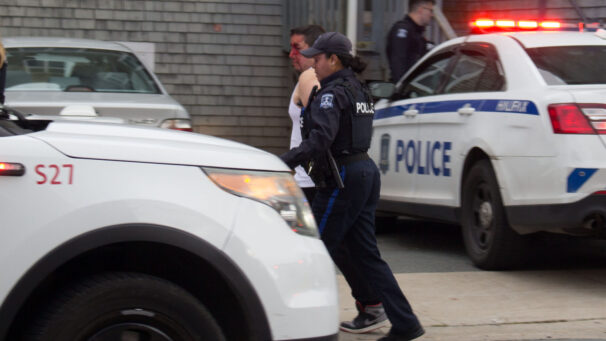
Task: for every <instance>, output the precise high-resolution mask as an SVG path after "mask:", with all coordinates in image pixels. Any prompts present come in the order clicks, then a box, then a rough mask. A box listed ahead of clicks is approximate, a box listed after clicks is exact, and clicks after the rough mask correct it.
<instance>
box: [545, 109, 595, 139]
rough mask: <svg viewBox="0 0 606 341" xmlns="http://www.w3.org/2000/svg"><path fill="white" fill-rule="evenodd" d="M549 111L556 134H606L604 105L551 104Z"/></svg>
mask: <svg viewBox="0 0 606 341" xmlns="http://www.w3.org/2000/svg"><path fill="white" fill-rule="evenodd" d="M547 110H548V111H549V118H550V119H551V126H552V127H553V132H554V133H556V134H606V105H604V104H585V103H583V104H577V103H562V104H551V105H549V106H548V107H547Z"/></svg>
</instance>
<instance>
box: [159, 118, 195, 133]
mask: <svg viewBox="0 0 606 341" xmlns="http://www.w3.org/2000/svg"><path fill="white" fill-rule="evenodd" d="M160 128H165V129H174V130H181V131H190V132H193V131H194V130H193V128H192V126H191V121H190V120H186V119H184V118H171V119H167V120H164V121H162V123H161V124H160Z"/></svg>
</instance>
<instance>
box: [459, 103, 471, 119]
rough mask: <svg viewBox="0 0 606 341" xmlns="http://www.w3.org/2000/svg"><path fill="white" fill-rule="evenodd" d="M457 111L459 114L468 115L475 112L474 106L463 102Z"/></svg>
mask: <svg viewBox="0 0 606 341" xmlns="http://www.w3.org/2000/svg"><path fill="white" fill-rule="evenodd" d="M457 112H458V113H459V114H460V115H464V116H469V115H471V114H473V113H474V112H476V108H474V107H472V106H470V105H469V104H465V105H464V106H462V107H460V108H459V110H457Z"/></svg>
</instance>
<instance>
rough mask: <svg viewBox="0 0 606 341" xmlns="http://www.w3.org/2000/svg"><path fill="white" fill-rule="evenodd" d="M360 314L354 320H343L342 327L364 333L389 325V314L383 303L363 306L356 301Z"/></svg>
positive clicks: (351, 331)
mask: <svg viewBox="0 0 606 341" xmlns="http://www.w3.org/2000/svg"><path fill="white" fill-rule="evenodd" d="M356 309H358V316H356V318H354V319H353V320H352V321H346V322H341V326H340V329H341V330H342V331H344V332H348V333H354V334H362V333H368V332H371V331H373V330H375V329H379V328H382V327H385V326H386V325H387V322H388V321H387V315H385V310H384V309H383V304H381V303H379V304H375V305H367V306H363V305H362V304H360V303H359V302H356Z"/></svg>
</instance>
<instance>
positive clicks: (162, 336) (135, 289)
mask: <svg viewBox="0 0 606 341" xmlns="http://www.w3.org/2000/svg"><path fill="white" fill-rule="evenodd" d="M27 339H30V340H39V341H51V340H52V341H56V340H70V341H84V340H90V341H106V340H107V341H109V340H150V341H159V340H162V341H165V340H175V341H190V340H191V341H194V340H213V341H224V340H225V337H224V336H223V334H222V332H221V329H220V328H219V326H218V324H217V323H216V322H215V320H214V319H213V317H212V315H211V314H210V313H209V312H208V310H206V308H205V307H204V306H203V305H202V303H200V301H198V300H197V299H196V298H195V297H194V296H192V295H191V294H190V293H188V292H187V291H185V290H184V289H182V288H180V287H178V286H176V285H175V284H173V283H171V282H168V281H166V280H163V279H160V278H157V277H153V276H148V275H144V274H136V273H110V274H106V275H97V276H94V277H92V278H89V279H88V280H85V281H82V282H80V283H78V284H76V285H74V286H73V287H71V288H70V289H69V290H66V291H64V292H63V293H61V294H60V295H59V297H58V298H57V299H56V300H54V302H53V303H52V304H50V305H49V308H48V311H47V312H46V313H45V314H43V315H42V316H41V317H40V319H39V320H38V321H37V322H36V323H34V326H33V327H32V333H31V334H29V335H28V337H27Z"/></svg>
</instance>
